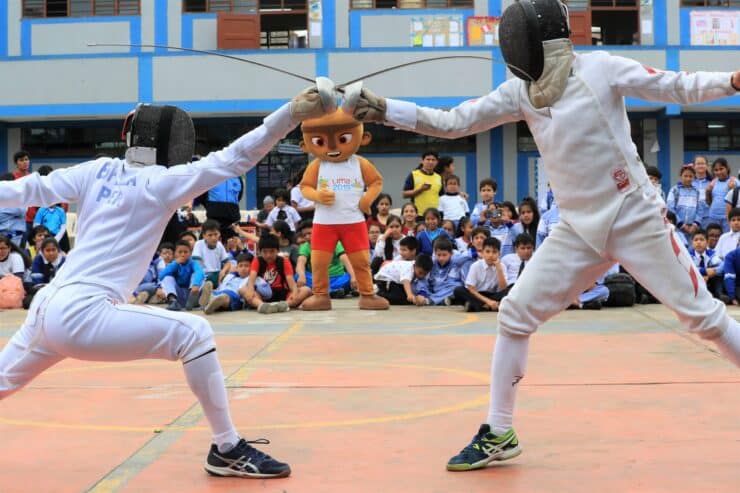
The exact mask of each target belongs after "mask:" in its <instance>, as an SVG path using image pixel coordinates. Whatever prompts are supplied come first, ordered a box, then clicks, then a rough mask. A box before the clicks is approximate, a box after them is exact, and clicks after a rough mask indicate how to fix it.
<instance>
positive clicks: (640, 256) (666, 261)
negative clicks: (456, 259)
mask: <svg viewBox="0 0 740 493" xmlns="http://www.w3.org/2000/svg"><path fill="white" fill-rule="evenodd" d="M614 262H619V263H620V264H621V265H622V266H623V267H624V268H625V269H626V270H627V271H628V272H629V273H630V274H631V275H632V276H633V277H634V278H635V279H636V280H637V281H638V282H640V284H642V285H643V286H644V287H645V288H646V289H647V290H648V291H650V292H651V293H652V294H653V295H654V296H655V297H656V298H657V299H658V300H660V302H661V303H663V304H664V305H665V306H666V307H668V308H669V309H671V310H672V311H673V312H674V313H675V314H676V315H677V316H678V319H679V320H680V321H681V323H682V325H683V326H684V327H685V328H686V329H687V330H688V331H690V332H693V333H696V334H697V335H699V336H700V337H703V338H706V339H714V338H716V337H719V335H720V334H722V333H723V332H724V331H725V330H726V329H727V326H728V324H729V318H728V316H727V314H726V311H725V306H724V304H723V303H722V302H720V301H718V300H716V299H714V298H713V297H712V295H711V294H710V293H709V291H708V290H707V289H706V286H705V284H704V282H703V280H702V279H701V276H700V274H699V272H698V271H697V269H696V267H695V266H694V264H693V262H692V261H691V258H690V257H689V254H688V252H687V251H686V249H685V247H684V246H683V245H682V244H681V242H680V241H679V240H678V239H677V238H676V237H675V235H674V234H673V227H672V226H671V225H670V224H667V223H666V221H665V219H664V217H663V215H662V213H661V210H660V207H659V206H658V205H656V204H655V202H653V201H651V200H650V199H649V198H647V197H644V196H643V194H642V192H641V191H640V190H637V191H634V192H632V193H630V194H629V195H628V196H627V197H625V200H624V203H623V205H622V209H621V210H620V213H619V215H618V216H617V219H616V221H615V222H614V224H613V226H612V228H611V231H610V232H609V237H608V240H607V244H606V251H605V252H603V253H599V252H597V251H595V250H594V249H593V248H591V247H590V246H589V245H588V244H587V243H586V242H585V241H584V240H583V239H581V238H580V237H579V236H578V234H577V233H576V232H575V230H574V229H573V228H572V227H571V226H570V225H569V224H567V223H564V222H560V223H559V224H558V225H557V226H555V228H554V229H553V232H552V234H551V235H550V236H548V237H547V239H546V240H545V242H543V244H542V246H541V247H540V248H539V249H537V252H536V254H535V255H534V256H533V257H532V260H531V261H530V262H529V263H528V264H527V267H526V268H525V269H524V271H523V272H522V275H521V276H520V277H519V279H517V282H516V284H514V287H513V288H512V290H511V292H510V293H509V295H508V296H507V297H506V298H504V299H503V301H502V302H501V306H500V309H499V316H498V322H499V330H500V333H502V334H506V335H511V336H528V335H530V334H532V333H533V332H534V331H535V330H537V327H539V326H540V325H542V324H543V323H544V322H546V321H547V320H548V319H549V318H551V317H553V316H554V315H556V314H558V313H560V311H562V310H563V309H564V308H566V307H567V306H568V305H569V304H570V303H571V302H572V301H573V300H574V299H576V298H577V297H578V295H580V294H581V293H582V292H583V291H584V290H585V289H587V288H589V287H590V286H591V285H593V283H594V282H595V281H596V280H597V279H598V278H599V277H600V276H601V275H602V274H603V273H604V272H605V271H606V270H607V269H608V268H609V267H610V266H611V265H613V264H614Z"/></svg>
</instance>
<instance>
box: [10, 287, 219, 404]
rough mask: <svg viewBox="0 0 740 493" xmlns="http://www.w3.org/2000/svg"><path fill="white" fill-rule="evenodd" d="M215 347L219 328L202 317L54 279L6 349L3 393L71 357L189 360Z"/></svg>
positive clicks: (99, 359)
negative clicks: (56, 283)
mask: <svg viewBox="0 0 740 493" xmlns="http://www.w3.org/2000/svg"><path fill="white" fill-rule="evenodd" d="M213 348H215V341H214V338H213V330H212V329H211V326H210V324H209V323H208V322H207V321H206V320H205V319H203V318H201V317H197V316H195V315H191V314H188V313H177V312H168V311H166V310H162V309H159V308H154V307H149V306H134V305H128V304H121V303H118V302H116V301H114V300H112V299H111V298H110V297H108V295H107V294H106V293H105V291H104V290H102V289H101V288H100V287H97V286H91V285H80V284H74V285H69V286H64V287H62V288H57V287H56V286H54V285H49V286H47V287H45V288H44V289H42V290H41V291H40V292H39V293H38V294H37V295H36V297H35V299H34V301H33V303H32V305H31V307H30V309H29V312H28V316H27V317H26V321H25V323H24V324H23V326H22V327H21V329H20V330H19V331H18V332H16V333H15V334H14V335H13V337H12V338H11V339H10V341H8V343H7V345H6V346H5V348H3V350H2V352H0V399H2V398H4V397H7V396H8V395H10V394H12V393H13V392H15V391H17V390H18V389H20V388H21V387H23V386H24V385H26V384H28V383H29V382H30V381H31V380H32V379H33V378H34V377H36V376H37V375H38V374H40V373H41V372H43V371H44V370H46V369H47V368H49V367H50V366H52V365H54V364H56V363H58V362H59V361H61V360H63V359H65V358H75V359H81V360H88V361H130V360H136V359H166V360H171V361H174V360H177V359H180V360H182V361H183V362H186V361H188V360H190V359H192V358H195V357H197V356H200V355H202V354H203V353H205V352H207V351H209V350H211V349H213Z"/></svg>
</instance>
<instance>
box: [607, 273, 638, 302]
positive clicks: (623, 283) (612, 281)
mask: <svg viewBox="0 0 740 493" xmlns="http://www.w3.org/2000/svg"><path fill="white" fill-rule="evenodd" d="M604 286H606V287H607V289H608V290H609V298H607V300H606V302H605V303H604V306H632V305H634V304H635V280H634V279H632V276H630V275H629V274H627V273H624V272H618V273H616V274H609V275H608V276H606V278H605V279H604Z"/></svg>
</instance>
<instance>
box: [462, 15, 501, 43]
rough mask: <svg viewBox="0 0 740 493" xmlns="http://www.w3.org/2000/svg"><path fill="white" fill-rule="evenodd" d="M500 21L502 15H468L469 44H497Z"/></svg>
mask: <svg viewBox="0 0 740 493" xmlns="http://www.w3.org/2000/svg"><path fill="white" fill-rule="evenodd" d="M500 21H501V18H500V17H468V19H467V26H466V28H467V32H468V46H493V45H497V44H498V24H499V22H500Z"/></svg>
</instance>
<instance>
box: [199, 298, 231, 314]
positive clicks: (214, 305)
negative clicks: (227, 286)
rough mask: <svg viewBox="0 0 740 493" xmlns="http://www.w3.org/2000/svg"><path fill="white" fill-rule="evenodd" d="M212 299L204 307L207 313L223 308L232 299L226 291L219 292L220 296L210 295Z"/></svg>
mask: <svg viewBox="0 0 740 493" xmlns="http://www.w3.org/2000/svg"><path fill="white" fill-rule="evenodd" d="M209 298H210V300H209V301H208V303H207V304H206V305H205V308H203V312H204V313H205V314H206V315H211V314H213V313H215V312H216V310H218V309H219V308H221V307H222V306H223V305H224V303H225V302H227V301H230V299H229V295H228V294H226V293H222V294H219V295H218V296H209Z"/></svg>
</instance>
